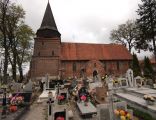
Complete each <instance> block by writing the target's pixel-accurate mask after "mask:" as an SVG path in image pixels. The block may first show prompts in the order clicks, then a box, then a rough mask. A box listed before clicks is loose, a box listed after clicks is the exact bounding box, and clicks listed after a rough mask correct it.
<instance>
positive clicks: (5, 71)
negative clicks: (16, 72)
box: [3, 48, 8, 84]
mask: <svg viewBox="0 0 156 120" xmlns="http://www.w3.org/2000/svg"><path fill="white" fill-rule="evenodd" d="M3 67H4V70H3V83H4V84H6V83H7V79H8V78H7V77H8V75H7V71H8V49H7V48H5V53H4V66H3Z"/></svg>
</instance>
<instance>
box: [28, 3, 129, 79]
mask: <svg viewBox="0 0 156 120" xmlns="http://www.w3.org/2000/svg"><path fill="white" fill-rule="evenodd" d="M34 40H35V42H34V52H33V56H32V60H31V64H30V77H31V79H39V78H41V77H43V76H45V75H46V74H49V75H50V76H60V77H63V78H67V77H73V76H77V77H83V76H88V77H89V76H92V75H93V72H97V73H98V74H99V75H100V76H103V75H105V74H108V75H109V74H113V75H120V74H124V73H125V72H126V71H127V69H128V68H129V66H130V63H131V61H132V55H131V54H130V53H129V51H128V50H127V49H126V47H125V46H123V45H119V44H91V43H69V42H62V41H61V34H60V32H59V31H58V29H57V26H56V22H55V19H54V16H53V13H52V10H51V7H50V4H49V2H48V4H47V8H46V11H45V14H44V17H43V20H42V23H41V26H40V28H39V29H38V30H37V33H36V38H35V39H34Z"/></svg>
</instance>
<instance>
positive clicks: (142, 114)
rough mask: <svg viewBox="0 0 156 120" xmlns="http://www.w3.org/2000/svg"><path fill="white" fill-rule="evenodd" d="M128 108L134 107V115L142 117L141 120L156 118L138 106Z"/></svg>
mask: <svg viewBox="0 0 156 120" xmlns="http://www.w3.org/2000/svg"><path fill="white" fill-rule="evenodd" d="M127 107H128V109H132V110H133V114H134V116H136V117H138V118H140V119H141V120H155V119H154V118H153V117H152V116H151V115H150V114H148V113H146V112H142V111H140V110H138V109H136V108H133V107H130V106H127Z"/></svg>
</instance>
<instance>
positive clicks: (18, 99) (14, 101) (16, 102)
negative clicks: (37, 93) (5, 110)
mask: <svg viewBox="0 0 156 120" xmlns="http://www.w3.org/2000/svg"><path fill="white" fill-rule="evenodd" d="M10 103H11V105H21V104H23V103H24V97H22V96H17V97H12V98H11V100H10Z"/></svg>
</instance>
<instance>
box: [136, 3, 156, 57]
mask: <svg viewBox="0 0 156 120" xmlns="http://www.w3.org/2000/svg"><path fill="white" fill-rule="evenodd" d="M141 1H142V4H139V9H138V10H137V13H138V15H139V16H140V18H139V19H137V26H138V32H137V33H138V35H137V41H136V42H137V46H136V48H138V49H143V50H150V51H152V52H153V53H154V56H155V59H156V43H155V41H156V0H141Z"/></svg>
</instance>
